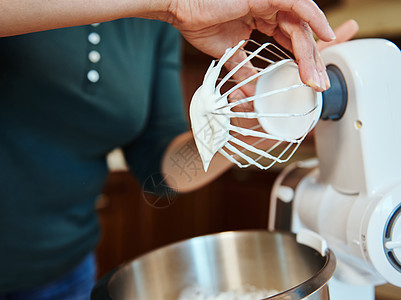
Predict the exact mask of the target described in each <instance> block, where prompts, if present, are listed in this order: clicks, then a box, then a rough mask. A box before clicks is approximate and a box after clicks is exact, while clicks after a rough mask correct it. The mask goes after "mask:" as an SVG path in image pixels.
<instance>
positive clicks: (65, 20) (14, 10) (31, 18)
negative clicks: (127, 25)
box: [0, 0, 170, 36]
mask: <svg viewBox="0 0 401 300" xmlns="http://www.w3.org/2000/svg"><path fill="white" fill-rule="evenodd" d="M169 3H170V1H169V0H68V1H65V0H47V1H42V0H3V1H2V2H1V4H0V7H1V18H0V36H11V35H17V34H23V33H29V32H36V31H42V30H48V29H55V28H61V27H70V26H77V25H85V24H91V23H98V22H106V21H111V20H115V19H120V18H125V17H140V18H150V19H159V20H163V21H168V19H169V13H168V10H169Z"/></svg>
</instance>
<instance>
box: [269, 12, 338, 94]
mask: <svg viewBox="0 0 401 300" xmlns="http://www.w3.org/2000/svg"><path fill="white" fill-rule="evenodd" d="M277 21H278V24H279V30H278V31H277V32H276V34H275V36H274V38H275V39H276V40H277V42H280V43H281V44H282V45H283V46H284V47H286V48H288V47H289V45H291V49H292V53H293V54H294V56H295V60H296V61H297V63H298V66H299V74H300V77H301V80H302V82H304V83H305V84H307V85H309V86H310V87H312V88H313V89H315V90H316V91H319V92H321V91H324V90H326V89H327V88H328V87H329V86H330V82H329V80H328V76H327V73H326V67H325V64H324V62H323V59H322V58H321V56H320V54H319V51H318V48H317V45H316V42H315V40H314V38H313V34H312V31H311V29H310V27H309V25H308V24H307V23H306V22H304V21H302V20H300V19H299V18H298V17H297V16H296V15H294V14H293V13H289V12H279V13H278V15H277Z"/></svg>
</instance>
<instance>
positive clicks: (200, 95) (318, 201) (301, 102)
mask: <svg viewBox="0 0 401 300" xmlns="http://www.w3.org/2000/svg"><path fill="white" fill-rule="evenodd" d="M244 44H245V41H242V42H241V43H239V44H238V45H237V46H236V47H234V48H230V49H227V51H226V53H225V55H224V56H223V57H222V58H221V59H220V60H219V61H218V62H212V64H211V66H210V67H209V70H208V72H207V73H206V76H205V79H204V82H203V85H202V86H201V87H200V88H199V89H198V90H197V92H196V93H195V95H194V97H193V99H192V102H191V110H190V111H191V122H192V130H193V132H194V137H195V141H196V144H197V147H198V150H199V151H200V154H201V157H202V160H203V163H204V166H205V170H207V167H208V164H209V162H210V160H211V158H212V157H213V156H214V155H215V153H216V152H217V151H219V152H220V153H222V154H223V155H224V156H226V157H227V158H228V159H229V160H231V161H232V162H234V163H236V164H237V165H238V166H240V167H247V166H249V165H251V164H253V165H255V166H257V167H259V168H261V169H267V168H270V167H271V166H272V165H273V164H274V163H276V162H277V163H281V162H286V161H288V159H289V158H290V157H291V155H292V154H293V153H294V152H295V150H296V149H297V148H298V146H299V144H300V143H301V142H302V140H303V139H304V137H305V136H306V134H307V133H308V132H309V131H310V130H312V128H313V127H314V126H315V125H316V127H315V140H316V147H317V156H318V159H317V163H316V164H313V163H312V164H311V162H308V163H306V162H303V163H300V162H297V163H295V164H293V165H289V166H288V167H287V169H284V171H283V172H282V174H281V175H279V177H278V179H277V180H276V182H275V184H274V186H273V191H272V196H271V201H270V203H271V208H270V218H269V229H270V230H274V225H272V224H274V217H275V214H276V211H275V208H276V207H277V205H276V204H277V201H278V200H282V201H293V209H292V231H294V232H295V233H300V232H302V233H306V234H298V236H299V239H300V242H301V243H305V244H307V245H308V246H311V247H313V248H315V249H317V250H319V249H320V250H319V251H320V252H321V253H322V255H323V252H324V249H325V247H326V245H327V246H328V247H329V248H330V249H331V250H332V251H333V252H334V254H335V255H336V257H337V261H338V266H337V269H336V274H335V279H333V281H332V283H331V284H332V289H331V291H332V299H334V300H340V299H341V300H347V299H353V300H354V299H364V300H369V299H374V286H375V285H378V284H382V283H385V282H390V283H392V284H394V285H396V286H401V117H400V112H401V90H400V88H399V87H398V84H400V85H401V81H400V80H401V52H400V50H399V49H398V48H397V47H396V46H395V45H394V44H393V43H391V42H389V41H387V40H384V39H364V40H355V41H350V42H346V43H343V44H340V45H336V46H332V47H329V48H327V49H326V50H324V51H323V52H322V56H323V59H324V61H325V64H326V65H327V72H328V75H329V77H330V81H331V88H330V89H329V90H327V91H325V92H323V93H317V92H315V91H313V90H312V89H311V88H309V87H307V86H305V85H304V84H302V82H301V81H300V79H299V74H298V69H297V66H296V64H295V63H293V62H292V61H291V59H289V58H288V57H285V55H282V53H281V52H279V51H277V48H274V47H271V44H269V43H266V44H263V45H258V48H257V50H255V51H247V50H245V49H243V48H242V45H244ZM266 50H267V52H268V55H270V56H271V55H273V57H274V58H275V59H274V60H273V61H271V60H269V59H266V58H265V57H263V55H262V54H261V53H262V52H263V51H266ZM237 51H242V54H243V56H244V57H245V59H244V60H243V61H242V62H240V63H238V64H236V65H235V67H234V68H233V69H232V70H231V71H230V72H229V73H228V74H227V75H226V76H223V77H222V79H221V81H220V83H218V78H219V76H220V74H221V69H222V66H223V65H224V64H225V63H229V62H230V59H232V57H233V55H234V53H236V52H237ZM245 54H246V55H245ZM253 59H260V60H262V61H267V62H268V63H269V64H270V63H271V65H269V66H268V67H262V68H257V67H255V64H253ZM277 59H278V60H279V61H278V62H277ZM251 60H252V61H251ZM280 60H281V61H280ZM247 68H248V69H247ZM237 72H242V74H244V73H247V74H248V78H246V79H241V81H237V80H236V78H235V76H234V75H235V73H237ZM237 77H241V76H237ZM230 80H232V81H233V82H234V86H233V87H229V88H228V91H226V92H223V93H221V90H222V86H223V85H224V84H225V83H228V82H230ZM255 81H257V83H256V89H255V90H256V91H255V93H254V95H251V96H245V95H244V98H240V99H238V100H237V101H233V102H230V101H229V99H228V97H229V95H232V94H233V93H234V92H235V91H236V90H239V89H241V88H242V87H243V86H244V85H246V84H251V83H252V82H255ZM241 104H248V105H251V107H253V110H250V111H246V110H245V111H238V109H239V108H241V106H240V105H241ZM235 106H238V109H237V110H235V109H234V107H235ZM319 118H320V119H321V120H320V121H318V120H319ZM233 119H240V120H242V122H241V124H242V123H243V124H245V125H248V121H255V119H256V123H258V125H257V126H256V127H253V128H248V127H246V126H238V124H240V123H238V122H237V123H234V122H233ZM252 119H254V120H252ZM244 120H248V121H244ZM250 138H251V139H250ZM268 140H270V141H273V142H274V145H273V146H272V147H271V148H264V147H265V145H266V143H265V142H266V141H268ZM281 146H283V147H282V148H280V147H281ZM225 149H226V150H225ZM266 149H267V150H266ZM278 149H279V151H277V150H278ZM290 149H292V150H290ZM286 153H289V155H287V156H286V155H285V154H286ZM266 159H267V162H266ZM297 168H298V169H299V168H301V169H304V171H305V170H306V172H304V174H305V175H304V176H303V178H302V180H301V181H299V183H298V184H296V186H295V187H289V186H286V185H285V184H283V183H284V181H285V179H286V178H287V177H290V176H291V173H292V171H293V170H294V169H297ZM307 232H312V233H311V234H307ZM316 237H317V238H316ZM319 241H320V242H319Z"/></svg>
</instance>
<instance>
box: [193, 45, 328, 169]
mask: <svg viewBox="0 0 401 300" xmlns="http://www.w3.org/2000/svg"><path fill="white" fill-rule="evenodd" d="M223 67H224V68H223ZM321 109H322V96H321V93H318V92H316V91H314V90H313V89H312V88H310V87H308V86H306V85H305V84H303V83H302V82H301V79H300V77H299V72H298V66H297V64H296V63H295V62H294V60H293V59H292V58H291V57H290V56H289V55H288V54H286V53H285V52H284V51H283V50H281V49H280V48H278V47H277V46H275V45H274V44H272V43H264V44H258V43H257V42H255V41H252V40H248V41H241V42H240V43H239V44H238V45H237V46H235V47H233V48H229V49H227V50H226V52H225V54H224V55H223V56H222V57H221V58H220V59H219V60H214V61H212V63H211V65H210V66H209V69H208V70H207V72H206V75H205V77H204V80H203V84H202V85H201V86H200V87H199V88H198V90H197V91H196V92H195V94H194V96H193V98H192V102H191V106H190V118H191V125H192V131H193V135H194V138H195V142H196V145H197V148H198V151H199V153H200V156H201V158H202V162H203V166H204V169H205V171H207V169H208V166H209V164H210V162H211V160H212V158H213V156H214V155H215V154H216V153H217V152H220V153H221V154H222V155H223V156H225V157H226V158H227V159H229V160H230V161H231V162H233V163H235V164H236V165H237V166H239V167H241V168H243V167H248V166H251V165H254V166H256V167H258V168H261V169H268V168H270V167H271V166H273V165H274V164H275V163H276V162H278V163H282V162H286V161H288V160H289V159H290V158H291V156H292V155H293V154H294V152H295V151H296V150H297V149H298V147H299V145H300V144H301V142H302V141H303V140H304V138H305V137H306V135H307V134H308V133H309V132H310V130H312V128H313V127H314V125H315V124H316V122H317V121H318V119H319V116H320V112H321Z"/></svg>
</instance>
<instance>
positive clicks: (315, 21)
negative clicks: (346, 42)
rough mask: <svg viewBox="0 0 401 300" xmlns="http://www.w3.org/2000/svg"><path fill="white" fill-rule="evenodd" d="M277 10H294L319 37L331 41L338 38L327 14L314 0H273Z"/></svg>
mask: <svg viewBox="0 0 401 300" xmlns="http://www.w3.org/2000/svg"><path fill="white" fill-rule="evenodd" d="M271 4H272V6H274V7H275V8H276V9H277V10H282V11H287V12H292V13H294V14H295V15H296V16H298V17H299V18H300V19H301V20H303V21H304V22H306V23H308V24H309V26H310V28H311V29H312V30H313V32H315V33H316V35H317V37H318V38H319V39H321V40H323V41H326V42H329V41H332V40H334V39H335V38H336V35H335V33H334V31H333V29H331V27H330V25H329V22H328V21H327V18H326V16H325V15H324V13H323V12H322V11H321V10H320V8H319V7H318V6H317V5H316V3H315V2H314V1H312V0H286V1H283V0H271Z"/></svg>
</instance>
